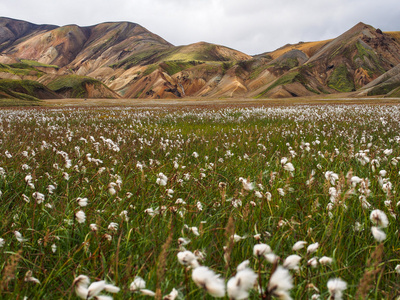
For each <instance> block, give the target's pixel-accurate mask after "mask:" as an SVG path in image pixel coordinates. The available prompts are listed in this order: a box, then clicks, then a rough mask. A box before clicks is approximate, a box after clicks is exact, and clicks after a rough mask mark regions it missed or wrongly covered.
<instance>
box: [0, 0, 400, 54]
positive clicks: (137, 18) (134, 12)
mask: <svg viewBox="0 0 400 300" xmlns="http://www.w3.org/2000/svg"><path fill="white" fill-rule="evenodd" d="M0 14H1V16H3V17H10V18H15V19H21V20H25V21H29V22H32V23H36V24H54V25H60V26H62V25H67V24H77V25H80V26H88V25H94V24H98V23H102V22H108V21H130V22H134V23H138V24H140V25H142V26H144V27H146V28H147V29H148V30H150V31H152V32H153V33H155V34H158V35H159V36H161V37H162V38H164V39H166V40H167V41H168V42H170V43H172V44H174V45H187V44H191V43H195V42H199V41H206V42H211V43H216V44H220V45H224V46H227V47H230V48H234V49H236V50H240V51H243V52H245V53H247V54H259V53H262V52H266V51H271V50H274V49H277V48H279V47H281V46H283V45H285V44H287V43H297V42H299V41H316V40H324V39H330V38H334V37H336V36H338V35H340V34H341V33H343V32H344V31H346V30H348V29H350V28H351V27H352V26H354V25H355V24H357V23H358V22H364V23H366V24H369V25H372V26H374V27H375V28H380V29H382V30H383V31H400V5H399V0H380V1H376V0H335V1H333V0H0Z"/></svg>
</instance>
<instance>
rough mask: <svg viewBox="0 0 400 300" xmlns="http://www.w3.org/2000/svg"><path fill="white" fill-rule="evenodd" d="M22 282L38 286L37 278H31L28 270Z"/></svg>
mask: <svg viewBox="0 0 400 300" xmlns="http://www.w3.org/2000/svg"><path fill="white" fill-rule="evenodd" d="M24 281H26V282H33V283H36V284H40V281H39V279H37V278H35V277H33V276H32V271H31V270H29V271H28V272H26V274H25V278H24Z"/></svg>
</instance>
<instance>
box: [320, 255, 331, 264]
mask: <svg viewBox="0 0 400 300" xmlns="http://www.w3.org/2000/svg"><path fill="white" fill-rule="evenodd" d="M332 262H333V259H332V258H331V257H328V256H322V257H321V258H320V259H319V263H320V264H321V265H330V264H331V263H332Z"/></svg>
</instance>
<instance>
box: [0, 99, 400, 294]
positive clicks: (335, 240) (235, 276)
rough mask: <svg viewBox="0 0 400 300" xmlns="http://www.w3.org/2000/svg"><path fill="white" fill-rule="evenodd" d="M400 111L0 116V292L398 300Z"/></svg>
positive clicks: (351, 108) (73, 111)
mask: <svg viewBox="0 0 400 300" xmlns="http://www.w3.org/2000/svg"><path fill="white" fill-rule="evenodd" d="M399 143H400V106H398V105H381V106H379V105H302V106H282V107H263V106H258V107H237V108H235V107H225V108H212V107H202V108H200V107H182V108H174V107H152V108H145V107H142V108H139V107H136V108H133V107H107V108H105V107H93V108H37V109H33V108H31V109H29V108H18V109H2V110H0V153H1V156H0V201H1V202H0V203H1V205H0V215H1V223H0V297H1V298H2V299H98V300H106V299H151V298H155V299H169V300H173V299H214V298H215V297H218V298H221V299H342V298H344V299H397V298H398V297H399V296H400V292H399V291H400V280H399V279H400V239H399V237H400V234H399V231H398V230H399V221H398V220H397V217H398V215H397V214H398V212H399V205H400V197H399V194H398V193H399V192H398V188H399V177H400V172H399V171H400V168H399V160H400V147H399Z"/></svg>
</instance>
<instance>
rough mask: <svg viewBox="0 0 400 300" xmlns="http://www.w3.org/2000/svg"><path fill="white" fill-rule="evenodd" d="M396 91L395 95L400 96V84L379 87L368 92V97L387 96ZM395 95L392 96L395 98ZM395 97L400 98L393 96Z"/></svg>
mask: <svg viewBox="0 0 400 300" xmlns="http://www.w3.org/2000/svg"><path fill="white" fill-rule="evenodd" d="M395 89H397V91H395V92H394V93H393V94H394V95H396V94H399V93H400V83H399V82H396V83H391V84H382V85H378V86H376V87H374V88H373V89H372V90H370V91H369V92H368V96H377V95H386V94H388V93H390V92H391V91H393V90H395ZM393 94H392V95H390V96H393ZM393 97H398V96H393Z"/></svg>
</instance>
